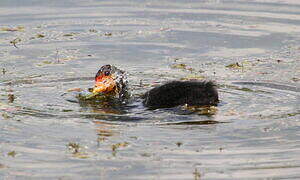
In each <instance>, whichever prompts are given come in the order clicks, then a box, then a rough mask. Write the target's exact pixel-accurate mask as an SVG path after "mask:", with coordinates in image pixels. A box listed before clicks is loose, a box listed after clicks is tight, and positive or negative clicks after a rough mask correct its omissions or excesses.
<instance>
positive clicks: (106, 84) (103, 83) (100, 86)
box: [93, 76, 117, 93]
mask: <svg viewBox="0 0 300 180" xmlns="http://www.w3.org/2000/svg"><path fill="white" fill-rule="evenodd" d="M116 85H117V84H116V81H115V80H114V79H113V78H112V77H111V76H101V77H98V78H97V79H96V82H95V87H94V89H93V93H107V92H111V91H113V90H115V87H116Z"/></svg>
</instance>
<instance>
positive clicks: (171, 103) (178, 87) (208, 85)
mask: <svg viewBox="0 0 300 180" xmlns="http://www.w3.org/2000/svg"><path fill="white" fill-rule="evenodd" d="M143 99H144V100H143V104H144V106H146V107H148V108H151V109H157V108H169V107H175V106H178V105H184V104H187V105H191V106H193V105H199V106H201V105H217V103H218V102H219V98H218V92H217V89H216V86H215V84H214V83H213V82H211V81H172V82H168V83H166V84H164V85H161V86H158V87H155V88H153V89H151V90H150V91H148V92H146V93H145V94H144V95H143Z"/></svg>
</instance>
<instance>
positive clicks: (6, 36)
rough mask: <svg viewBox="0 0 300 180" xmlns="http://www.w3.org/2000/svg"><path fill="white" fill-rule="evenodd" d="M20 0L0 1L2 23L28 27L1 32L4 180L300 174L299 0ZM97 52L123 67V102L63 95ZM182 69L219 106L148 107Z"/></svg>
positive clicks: (88, 72)
mask: <svg viewBox="0 0 300 180" xmlns="http://www.w3.org/2000/svg"><path fill="white" fill-rule="evenodd" d="M19 3H20V2H17V1H10V2H6V1H3V2H1V5H2V6H1V7H0V20H1V23H2V24H0V28H2V27H6V28H16V27H17V26H23V28H19V30H16V31H7V29H6V30H5V29H1V30H0V42H1V44H0V48H1V52H0V58H1V59H2V60H1V64H0V65H1V67H0V68H1V70H3V69H2V68H4V71H2V72H0V73H1V76H0V77H1V81H0V89H1V91H0V113H1V115H2V116H1V117H0V125H1V126H0V130H1V131H0V134H1V136H0V179H1V178H4V179H5V178H8V179H11V178H25V179H26V178H37V179H40V178H43V179H44V178H48V179H53V178H54V179H57V178H60V179H73V178H77V177H78V178H79V179H98V178H100V179H101V178H102V179H103V178H104V179H108V178H114V179H176V178H177V179H193V178H194V179H196V177H195V170H197V171H199V172H200V174H201V178H203V179H241V178H246V179H262V178H287V179H297V178H299V177H300V174H299V169H300V168H299V166H300V161H299V158H298V157H299V152H300V149H299V139H300V138H299V133H298V131H299V125H300V123H299V120H298V119H299V114H300V109H299V107H300V106H299V105H300V104H299V103H300V100H299V77H300V74H299V62H298V59H299V55H300V52H299V43H298V42H297V41H298V40H299V37H300V36H299V33H300V32H299V29H300V28H299V24H300V21H299V20H298V19H299V14H298V12H299V6H298V5H296V4H285V5H284V4H279V3H282V2H272V3H268V2H261V1H256V2H247V1H228V2H225V1H199V2H181V1H176V2H171V1H164V2H161V1H153V2H140V3H136V2H131V1H122V2H118V1H110V2H100V1H99V2H98V1H89V2H81V1H77V2H76V3H74V2H71V1H64V3H62V2H60V3H57V4H55V3H54V4H50V5H49V6H53V7H52V8H48V3H49V2H48V1H42V2H38V5H39V8H38V9H37V8H36V7H35V5H36V4H35V3H37V2H35V1H30V2H28V1H27V2H24V4H19ZM289 3H291V1H290V2H289ZM21 5H22V7H21ZM15 7H17V8H15ZM24 13H27V14H28V15H24ZM282 27H285V28H282ZM23 29H24V30H23ZM283 29H284V30H283ZM41 35H43V36H44V37H42V36H41ZM15 38H20V39H21V42H19V43H17V44H16V46H17V47H18V48H15V47H14V46H13V45H12V44H11V43H9V42H10V41H12V40H14V39H15ZM236 62H238V63H239V65H240V66H241V67H237V68H230V67H226V66H228V65H230V64H234V63H236ZM104 64H113V65H115V66H117V67H119V68H120V69H123V70H126V72H127V73H128V76H129V82H130V85H131V92H132V94H133V95H134V96H133V98H132V101H131V102H130V103H129V104H127V105H125V106H124V107H113V108H111V107H101V106H97V105H96V106H94V105H91V104H85V103H79V102H77V101H76V98H74V96H75V95H73V94H72V93H67V95H65V94H66V92H67V91H68V89H71V88H83V89H86V88H89V87H91V86H92V84H93V77H94V73H96V72H97V70H98V69H99V68H100V67H101V66H102V65H104ZM180 64H184V65H186V66H184V68H180V67H183V66H182V65H180ZM189 77H197V78H200V79H202V78H205V79H212V80H214V81H216V82H217V84H218V89H219V92H220V99H221V102H220V104H219V106H217V107H216V108H215V110H214V113H213V114H211V115H210V114H209V115H199V114H201V112H199V111H198V112H188V111H186V110H185V109H184V108H182V107H177V108H171V109H160V110H155V111H153V110H148V109H146V108H144V107H143V106H142V103H141V100H140V98H139V96H140V94H142V93H143V92H145V91H146V90H148V89H150V88H151V87H153V86H155V85H157V84H161V83H163V82H166V81H169V80H174V79H181V78H189ZM11 94H13V96H14V97H12V96H11ZM68 98H71V99H72V98H73V99H75V100H74V101H68ZM202 114H203V112H202ZM69 143H75V144H76V143H78V144H79V147H80V148H79V153H74V151H71V150H70V147H68V144H69ZM12 151H14V152H15V153H11V152H12ZM193 173H194V174H193Z"/></svg>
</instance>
